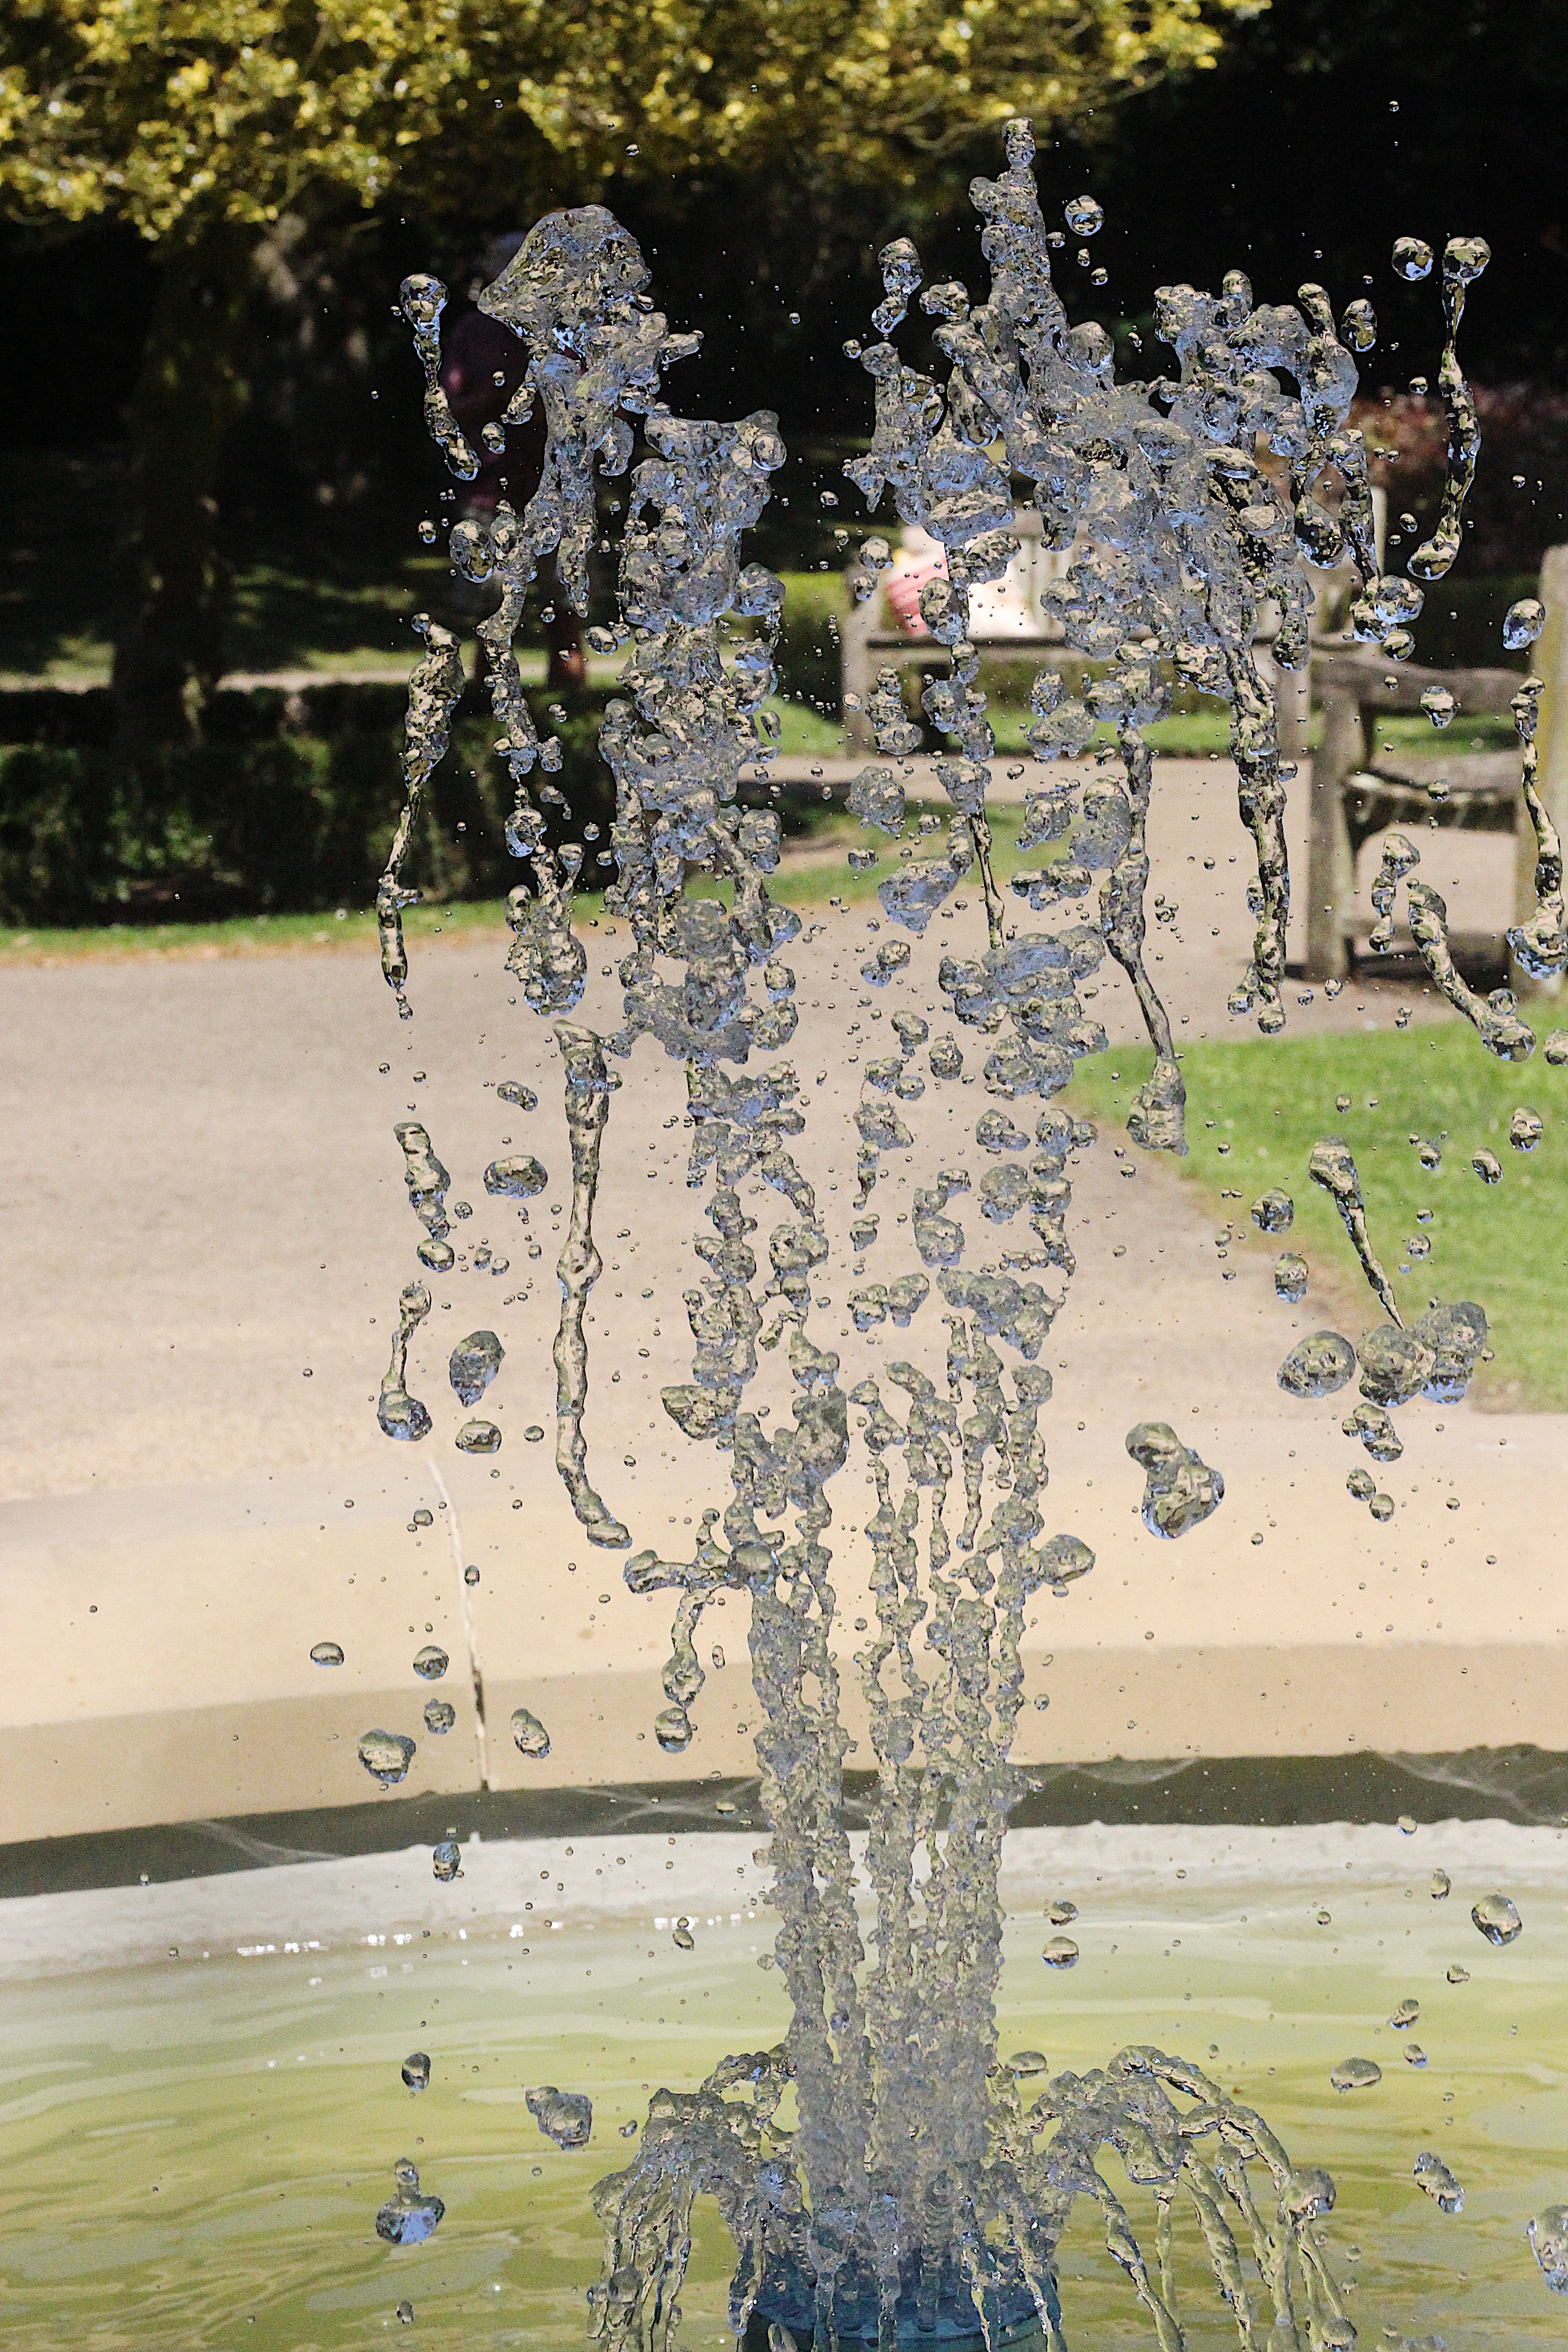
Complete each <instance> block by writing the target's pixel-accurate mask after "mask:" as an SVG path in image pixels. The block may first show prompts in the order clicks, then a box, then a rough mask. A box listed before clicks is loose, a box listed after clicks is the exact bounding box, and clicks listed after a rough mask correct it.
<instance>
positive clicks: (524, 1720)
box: [511, 1706, 550, 1756]
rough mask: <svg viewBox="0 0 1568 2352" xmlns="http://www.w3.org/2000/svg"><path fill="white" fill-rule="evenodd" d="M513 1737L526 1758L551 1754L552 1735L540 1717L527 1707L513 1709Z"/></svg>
mask: <svg viewBox="0 0 1568 2352" xmlns="http://www.w3.org/2000/svg"><path fill="white" fill-rule="evenodd" d="M511 1736H512V1738H513V1740H514V1741H515V1742H516V1744H517V1747H518V1748H519V1750H520V1751H521V1754H522V1755H524V1756H548V1755H549V1753H550V1734H549V1733H548V1731H546V1729H545V1728H544V1726H543V1725H542V1723H541V1721H540V1720H539V1717H537V1716H536V1715H532V1714H531V1713H530V1712H529V1710H528V1708H527V1707H525V1706H519V1707H514V1708H513V1709H512V1717H511Z"/></svg>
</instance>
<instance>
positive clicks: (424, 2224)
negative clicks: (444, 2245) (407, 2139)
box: [375, 2156, 447, 2246]
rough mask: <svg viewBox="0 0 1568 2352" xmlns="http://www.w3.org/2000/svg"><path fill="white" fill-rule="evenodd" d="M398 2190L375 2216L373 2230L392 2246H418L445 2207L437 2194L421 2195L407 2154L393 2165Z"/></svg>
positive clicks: (415, 2171) (416, 2175) (416, 2174)
mask: <svg viewBox="0 0 1568 2352" xmlns="http://www.w3.org/2000/svg"><path fill="white" fill-rule="evenodd" d="M394 2174H395V2179H396V2181H397V2194H396V2196H395V2197H393V2198H391V2199H389V2200H388V2201H387V2202H386V2203H385V2204H384V2206H383V2207H382V2209H381V2210H380V2212H379V2213H378V2214H377V2215H376V2217H375V2234H376V2236H377V2237H378V2238H384V2239H386V2240H387V2242H389V2244H391V2245H394V2246H418V2245H422V2244H423V2243H424V2242H425V2240H426V2238H427V2237H429V2235H430V2233H431V2231H433V2230H434V2229H435V2228H436V2226H437V2223H438V2222H439V2221H440V2219H441V2216H442V2214H443V2213H444V2212H445V2211H446V2210H447V2208H446V2206H445V2205H444V2204H443V2203H442V2201H441V2200H440V2198H439V2197H422V2196H421V2195H420V2193H419V2174H418V2171H417V2169H416V2167H415V2166H414V2165H412V2164H411V2163H410V2162H409V2160H408V2158H407V2157H405V2156H403V2157H399V2158H398V2160H397V2163H396V2165H395V2167H394Z"/></svg>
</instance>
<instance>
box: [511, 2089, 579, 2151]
mask: <svg viewBox="0 0 1568 2352" xmlns="http://www.w3.org/2000/svg"><path fill="white" fill-rule="evenodd" d="M523 2096H524V2098H525V2099H526V2100H527V2103H528V2111H529V2114H530V2115H531V2116H532V2117H533V2118H534V2121H535V2122H536V2123H537V2124H538V2126H539V2128H540V2130H541V2131H542V2133H543V2134H544V2136H545V2137H546V2138H547V2139H552V2140H553V2141H554V2142H555V2145H556V2147H586V2146H587V2144H588V2136H589V2134H590V2132H591V2131H592V2130H593V2128H594V2103H593V2101H592V2099H590V2098H589V2097H588V2095H587V2094H586V2092H584V2091H558V2090H557V2089H556V2087H555V2085H554V2084H553V2083H541V2084H537V2085H536V2086H535V2087H534V2088H533V2089H532V2090H531V2091H526V2092H525V2093H524V2094H523Z"/></svg>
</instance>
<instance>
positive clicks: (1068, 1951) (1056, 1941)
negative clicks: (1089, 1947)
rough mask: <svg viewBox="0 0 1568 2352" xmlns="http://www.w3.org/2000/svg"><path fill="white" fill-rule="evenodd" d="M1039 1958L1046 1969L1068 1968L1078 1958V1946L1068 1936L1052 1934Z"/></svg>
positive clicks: (1073, 1964)
mask: <svg viewBox="0 0 1568 2352" xmlns="http://www.w3.org/2000/svg"><path fill="white" fill-rule="evenodd" d="M1040 1958H1041V1959H1042V1960H1044V1962H1045V1964H1046V1966H1047V1968H1048V1969H1070V1968H1072V1967H1073V1966H1075V1964H1076V1962H1077V1960H1078V1946H1077V1945H1076V1944H1075V1943H1074V1942H1073V1939H1072V1937H1070V1936H1053V1937H1051V1938H1050V1939H1049V1941H1048V1942H1047V1945H1046V1946H1045V1948H1044V1949H1043V1950H1042V1952H1041V1954H1040Z"/></svg>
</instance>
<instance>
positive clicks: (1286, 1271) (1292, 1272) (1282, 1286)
mask: <svg viewBox="0 0 1568 2352" xmlns="http://www.w3.org/2000/svg"><path fill="white" fill-rule="evenodd" d="M1308 1278H1309V1277H1308V1269H1307V1261H1306V1259H1305V1258H1304V1257H1303V1256H1302V1255H1301V1253H1300V1250H1282V1251H1281V1252H1280V1254H1279V1256H1278V1257H1277V1258H1276V1259H1275V1261H1274V1296H1275V1297H1276V1298H1282V1299H1283V1300H1284V1301H1285V1304H1286V1305H1287V1306H1288V1307H1295V1306H1297V1305H1298V1304H1299V1303H1300V1300H1302V1299H1303V1298H1305V1297H1306V1296H1307V1283H1308Z"/></svg>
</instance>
